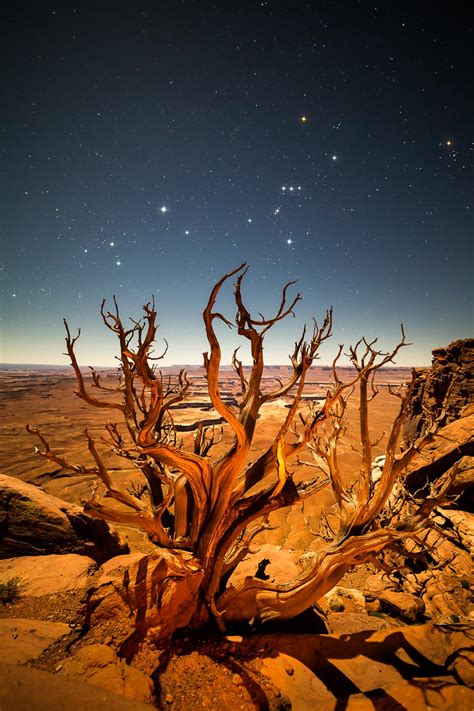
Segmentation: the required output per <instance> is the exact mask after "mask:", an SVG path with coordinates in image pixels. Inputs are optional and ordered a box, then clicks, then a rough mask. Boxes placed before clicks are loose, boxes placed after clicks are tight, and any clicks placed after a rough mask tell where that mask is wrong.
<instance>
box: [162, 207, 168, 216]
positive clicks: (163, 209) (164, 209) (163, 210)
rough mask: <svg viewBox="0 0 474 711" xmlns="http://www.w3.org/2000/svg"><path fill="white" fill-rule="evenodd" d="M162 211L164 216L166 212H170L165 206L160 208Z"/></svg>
mask: <svg viewBox="0 0 474 711" xmlns="http://www.w3.org/2000/svg"><path fill="white" fill-rule="evenodd" d="M160 210H161V212H162V213H163V215H164V214H165V212H168V208H167V207H165V205H163V207H160Z"/></svg>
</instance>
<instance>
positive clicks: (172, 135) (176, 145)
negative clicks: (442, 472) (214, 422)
mask: <svg viewBox="0 0 474 711" xmlns="http://www.w3.org/2000/svg"><path fill="white" fill-rule="evenodd" d="M468 5H469V3H467V2H466V3H459V4H456V3H440V4H439V7H436V3H433V2H410V3H408V2H380V3H369V2H356V1H353V2H351V1H350V0H347V1H341V2H329V1H326V2H324V1H322V0H321V1H318V0H314V1H313V2H297V1H296V0H295V1H294V2H272V1H271V0H268V1H267V2H230V1H229V2H227V1H225V2H224V1H223V2H217V3H208V2H205V1H202V2H199V1H195V2H193V1H192V0H183V1H179V0H174V1H165V2H159V1H156V2H148V3H141V2H136V3H129V2H127V3H123V2H114V3H107V2H98V3H95V4H92V3H91V4H86V3H81V2H78V3H77V4H75V5H74V4H72V3H65V2H61V3H58V4H57V5H54V4H46V3H43V2H41V1H39V2H37V3H31V5H30V4H27V3H22V2H19V3H14V4H13V3H12V4H9V6H8V7H7V9H6V10H4V11H2V18H1V33H2V37H1V42H2V55H3V61H2V70H1V72H2V79H1V82H2V95H3V98H2V111H1V116H2V118H1V122H2V125H1V134H0V136H1V137H0V142H1V164H2V178H1V180H2V185H1V191H0V200H1V210H0V222H1V233H2V234H1V238H2V244H3V247H2V254H1V263H2V266H1V268H2V271H1V275H2V283H1V304H2V305H1V313H2V333H3V336H2V346H1V347H2V350H1V353H0V360H1V361H2V362H9V363H51V364H54V363H65V362H66V358H65V357H64V356H62V355H61V354H62V352H63V351H64V340H63V339H64V333H63V326H62V318H63V317H66V318H67V319H68V321H69V322H70V325H71V327H74V328H76V327H78V326H81V328H82V333H83V335H82V336H81V340H80V342H79V345H78V356H79V361H80V362H81V363H83V364H84V365H87V364H97V365H107V364H112V363H113V353H114V345H115V344H114V341H113V337H112V336H111V334H108V333H106V332H105V331H104V328H103V324H102V322H101V320H100V317H99V315H98V308H99V305H100V302H101V300H102V298H106V299H111V297H112V295H113V294H116V295H117V299H118V302H119V305H120V307H121V312H122V314H123V315H124V317H125V316H129V315H133V316H137V315H138V314H139V312H140V308H141V305H142V304H143V303H144V302H145V301H148V300H149V298H150V297H151V295H152V294H154V295H155V297H156V303H157V306H158V312H159V322H160V324H161V328H160V334H161V336H163V337H165V338H166V339H167V340H168V341H169V343H170V349H169V353H168V355H167V358H166V360H165V361H164V364H172V363H196V364H200V363H201V362H202V355H201V354H202V351H203V350H205V349H206V341H205V338H204V335H203V327H202V319H201V313H202V309H203V307H204V305H205V303H206V300H207V296H208V294H209V291H210V289H211V288H212V285H213V283H214V281H215V280H216V279H217V278H218V277H219V276H221V275H222V274H223V273H225V272H227V271H230V270H232V269H233V268H235V267H236V266H237V265H238V264H240V263H241V262H243V261H247V262H248V263H249V264H250V270H249V272H248V275H247V277H246V281H245V289H244V294H245V295H246V297H247V303H248V306H249V307H250V308H251V309H254V310H255V311H261V312H263V313H264V314H265V315H269V314H270V313H271V312H272V311H273V310H274V309H275V308H276V306H277V305H278V303H279V290H280V288H281V286H283V284H284V283H285V282H286V281H288V280H290V279H298V283H297V285H296V287H295V289H297V290H298V291H300V292H301V294H302V296H303V301H302V302H301V303H300V304H299V305H298V309H297V318H295V319H289V321H288V322H286V323H285V324H283V325H281V326H280V327H279V328H278V329H275V335H274V336H273V337H272V338H270V339H269V341H268V346H267V350H266V356H267V361H268V362H269V363H287V362H288V361H287V354H288V353H289V352H290V350H292V344H293V341H294V339H295V337H296V335H297V332H298V331H299V330H300V328H301V326H302V324H303V322H304V321H307V322H310V320H311V317H312V316H313V315H315V316H316V317H317V318H319V319H322V317H323V316H324V313H325V309H326V307H327V306H329V305H331V304H332V305H333V306H334V334H335V335H334V339H333V343H332V345H331V346H330V347H328V348H327V349H326V350H325V351H323V354H322V362H323V363H324V362H327V360H328V359H329V358H330V357H331V354H332V353H333V351H334V349H335V347H336V344H337V343H346V344H349V343H351V342H354V341H355V340H357V339H358V338H359V337H360V336H361V335H364V334H365V335H366V336H368V337H371V338H373V337H374V336H375V335H378V336H379V337H380V343H381V345H382V346H386V348H387V349H388V348H391V347H393V345H394V344H395V343H396V341H397V339H398V336H399V325H400V323H401V322H403V323H404V324H405V327H406V332H407V337H408V339H409V340H410V341H413V343H414V345H413V346H412V347H411V348H410V349H405V350H404V351H403V352H402V353H401V355H400V357H399V359H398V362H399V363H400V364H401V365H420V364H428V363H429V362H430V360H431V350H432V349H433V348H434V347H437V346H441V345H447V344H448V343H449V342H450V341H452V340H454V339H456V338H462V337H467V336H470V335H472V330H473V329H472V271H473V270H472V264H473V262H472V247H471V246H470V245H471V244H472V241H471V240H472V234H473V232H474V230H473V225H472V222H473V220H472V215H473V209H472V188H473V180H472V162H473V161H472V159H473V147H474V144H473V126H474V121H473V116H474V110H473V109H474V106H473V94H472V89H471V81H472V70H473V61H472V47H473V44H474V41H473V40H474V37H473V34H474V33H473V32H472V15H471V16H470V15H469V10H468V7H467V6H468ZM232 304H233V301H232V289H231V285H230V287H229V289H228V291H227V292H226V293H225V294H223V296H222V298H221V300H220V306H221V307H222V309H223V310H224V311H225V312H226V313H227V315H228V316H232V315H233V313H234V311H235V308H234V307H233V305H232ZM222 333H223V336H224V338H225V346H226V347H225V351H224V354H225V359H226V360H227V359H228V357H229V349H230V346H231V344H233V343H234V342H235V336H232V334H230V336H229V335H228V334H227V332H226V330H225V327H223V330H222ZM246 360H247V362H248V358H247V359H246Z"/></svg>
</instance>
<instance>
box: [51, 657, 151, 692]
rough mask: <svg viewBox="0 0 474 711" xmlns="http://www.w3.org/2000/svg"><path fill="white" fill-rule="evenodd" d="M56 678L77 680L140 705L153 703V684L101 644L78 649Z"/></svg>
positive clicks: (62, 666) (62, 664)
mask: <svg viewBox="0 0 474 711" xmlns="http://www.w3.org/2000/svg"><path fill="white" fill-rule="evenodd" d="M59 666H60V674H61V675H65V676H77V677H80V679H81V683H82V681H83V680H84V679H85V680H86V681H87V682H89V683H90V684H94V686H100V687H102V688H103V689H108V690H109V691H112V692H114V693H115V694H119V695H120V696H125V697H126V698H129V699H136V700H137V701H141V702H143V703H151V702H152V701H153V682H152V680H151V679H150V677H148V676H146V674H144V673H143V672H141V671H139V670H138V669H135V668H134V667H131V666H129V665H128V664H127V663H126V662H125V660H124V659H119V658H118V657H117V656H116V655H115V653H114V652H113V650H112V649H110V647H107V646H106V645H105V644H91V645H88V646H87V647H82V648H81V649H79V650H78V651H77V652H76V653H75V654H74V656H72V657H68V658H67V659H65V660H64V661H63V662H62V663H61V664H60V665H59Z"/></svg>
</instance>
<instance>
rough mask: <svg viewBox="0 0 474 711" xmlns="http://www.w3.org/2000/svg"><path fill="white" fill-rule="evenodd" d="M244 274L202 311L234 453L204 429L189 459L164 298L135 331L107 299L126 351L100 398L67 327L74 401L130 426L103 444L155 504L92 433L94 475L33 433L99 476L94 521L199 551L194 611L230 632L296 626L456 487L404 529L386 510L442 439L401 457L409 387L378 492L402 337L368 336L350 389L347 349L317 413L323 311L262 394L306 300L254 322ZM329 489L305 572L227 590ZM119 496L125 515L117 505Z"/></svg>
mask: <svg viewBox="0 0 474 711" xmlns="http://www.w3.org/2000/svg"><path fill="white" fill-rule="evenodd" d="M246 272H247V267H246V265H245V264H242V265H241V266H239V267H238V268H237V269H235V270H234V271H232V272H230V273H228V274H225V275H224V276H223V277H222V278H221V279H220V280H219V281H218V282H217V283H216V285H215V286H214V288H213V289H212V292H211V295H210V297H209V301H208V303H207V306H206V308H205V309H204V312H203V318H204V325H205V330H206V335H207V340H208V342H209V351H208V352H207V353H205V354H204V367H205V371H206V377H207V388H208V393H209V397H210V400H211V402H212V405H213V407H214V408H215V410H216V411H217V413H218V414H219V415H220V417H221V418H222V421H223V422H224V429H225V430H226V431H227V432H228V433H230V435H231V437H230V444H229V445H228V446H227V448H226V449H225V451H223V452H222V453H221V454H220V455H219V456H216V457H214V456H212V450H213V448H214V447H215V445H216V443H217V441H220V440H221V437H222V434H221V432H220V431H217V430H216V429H215V428H209V427H203V426H202V425H199V426H198V428H197V430H196V434H195V437H194V446H193V447H192V448H191V449H189V450H188V449H186V448H185V447H184V446H183V444H182V442H180V441H179V439H178V436H177V433H176V427H175V424H174V421H173V417H172V407H173V406H174V405H176V404H177V403H179V402H181V401H183V400H184V399H185V398H186V395H187V394H188V391H189V388H190V382H189V380H188V378H187V376H186V373H185V372H184V371H181V372H180V374H179V376H178V377H177V379H176V378H175V379H174V380H173V379H171V378H170V379H166V378H165V377H164V376H163V374H162V373H161V372H160V371H159V370H158V369H157V367H156V365H154V361H155V360H160V359H161V358H163V356H164V353H163V354H161V355H160V356H158V357H155V358H154V357H153V346H154V343H155V337H156V328H157V327H156V310H155V305H154V302H152V303H148V304H146V305H145V306H144V307H143V317H142V319H141V320H139V321H132V322H131V326H130V327H129V328H126V326H125V325H124V322H123V321H122V319H121V316H120V314H119V309H118V306H117V303H116V301H115V300H114V309H113V310H112V311H107V310H106V308H105V302H103V303H102V306H101V315H102V319H103V321H104V324H105V326H106V327H107V328H108V329H109V330H111V331H112V332H113V333H114V334H115V335H116V336H117V339H118V341H119V350H120V355H119V362H120V381H119V384H118V386H117V387H116V388H111V387H106V386H104V385H103V384H102V382H101V379H100V376H99V374H98V373H97V372H96V371H95V370H94V369H91V373H92V385H93V387H94V388H95V389H96V390H98V391H99V392H100V394H101V396H96V395H94V394H92V392H91V389H90V388H89V387H88V385H87V383H86V380H85V379H84V376H83V374H82V372H81V369H80V367H79V364H78V361H77V357H76V351H75V347H76V343H77V339H78V337H79V335H80V331H79V332H78V335H77V336H75V337H72V336H71V332H70V329H69V326H68V324H67V323H66V322H65V327H66V334H67V335H66V347H67V354H68V356H69V358H70V361H71V364H72V367H73V369H74V372H75V375H76V379H77V385H78V389H77V391H76V395H77V396H78V397H80V398H81V399H82V400H83V401H84V402H86V403H87V404H89V405H91V406H92V407H97V408H103V409H104V410H107V411H109V412H114V413H116V414H117V415H119V416H120V419H121V424H120V423H116V422H112V421H110V422H108V423H107V424H106V426H105V429H106V431H107V436H106V437H104V438H102V442H103V443H106V444H107V445H108V446H109V447H110V448H111V449H112V450H113V451H114V452H115V453H116V454H118V455H120V456H122V457H124V458H126V459H128V460H129V461H130V462H132V463H133V465H135V466H136V467H137V468H138V469H139V470H140V471H141V472H142V473H143V476H144V480H145V482H146V488H147V494H146V495H141V493H140V495H137V494H138V493H139V492H136V491H135V492H130V491H126V490H124V489H123V488H120V487H118V486H117V485H116V484H115V483H114V479H113V476H112V475H111V474H110V473H109V471H108V470H107V467H106V466H105V464H104V461H103V457H102V455H101V453H100V451H99V449H98V448H97V446H96V443H95V442H94V440H93V438H92V437H91V435H90V434H89V433H88V431H87V430H86V432H85V436H86V440H87V444H88V448H89V451H90V454H91V457H92V460H93V461H94V465H93V466H90V467H79V466H77V465H73V464H71V463H70V462H69V461H68V460H67V459H65V458H64V457H63V456H60V455H59V454H57V453H55V452H54V451H53V450H52V449H51V447H50V445H49V443H48V441H47V440H46V438H45V437H44V436H43V435H42V434H41V432H40V431H39V430H38V429H37V428H29V429H30V431H31V432H33V433H34V434H36V435H37V436H38V438H39V439H40V441H41V445H42V446H41V448H37V452H38V453H39V454H41V455H42V456H44V457H46V458H48V459H50V460H53V461H54V462H55V463H57V464H59V465H60V467H61V468H63V469H69V470H73V471H78V472H88V473H92V474H95V475H96V476H97V479H98V485H96V486H95V487H94V488H93V493H92V495H91V497H90V499H89V500H88V501H87V502H86V503H85V511H86V512H87V513H88V514H90V515H91V516H94V517H97V518H100V519H104V520H107V521H112V522H117V523H122V524H133V525H135V526H138V527H140V528H142V529H143V530H144V531H146V533H147V534H148V536H149V538H150V540H151V541H153V542H154V543H155V544H156V545H157V546H161V547H164V548H167V549H171V550H174V551H176V555H179V551H180V550H182V549H185V550H187V551H191V552H192V553H193V554H194V556H195V559H197V560H198V561H199V564H200V566H201V567H202V571H203V578H202V583H201V585H200V588H199V591H198V595H197V598H196V610H198V608H201V613H202V608H204V609H206V610H207V611H208V612H209V613H210V614H211V615H213V616H214V617H215V619H216V620H217V622H218V624H219V625H220V627H221V628H222V629H225V625H226V623H227V622H229V621H237V620H251V619H253V620H257V621H265V620H268V619H272V618H290V617H293V616H295V615H297V614H299V613H300V612H302V611H304V610H305V609H307V608H308V607H310V606H311V605H312V604H313V603H315V602H316V601H317V600H318V599H319V598H320V597H321V596H322V595H324V594H325V593H326V592H328V591H329V590H330V589H331V588H332V587H333V586H334V585H336V584H337V583H338V581H339V580H340V579H341V577H342V576H343V575H344V574H345V572H346V571H347V570H349V569H350V568H351V567H352V566H354V565H357V564H358V563H361V562H364V561H367V560H368V559H370V558H373V557H374V556H377V555H378V554H380V553H381V552H382V551H384V549H387V548H388V547H389V546H393V545H395V544H397V543H398V542H400V541H401V540H402V539H404V538H405V537H407V536H413V535H416V533H417V531H418V530H419V529H420V527H422V526H423V525H424V522H425V521H426V519H427V517H428V516H429V514H430V512H431V510H432V509H433V507H434V506H436V504H437V503H438V502H439V501H440V497H442V496H443V495H444V492H445V490H446V486H441V487H440V488H439V489H438V490H436V491H433V492H432V495H431V497H429V498H428V499H425V500H424V501H423V502H422V503H420V505H419V506H416V505H415V506H414V507H412V509H411V514H410V515H409V516H408V517H407V516H405V518H403V519H402V518H401V516H400V512H399V509H398V508H397V507H395V508H394V509H391V508H390V507H389V508H388V509H387V502H388V500H389V497H390V494H391V493H392V491H393V489H394V486H395V484H396V483H397V482H400V481H402V476H403V472H404V469H405V468H406V466H407V464H408V463H409V461H410V460H411V458H412V456H413V455H414V454H415V453H416V452H418V451H419V450H420V449H421V448H422V447H423V446H424V444H425V443H426V442H427V441H428V440H429V438H430V437H431V435H432V433H433V431H434V429H433V428H432V429H431V430H429V431H428V432H427V433H426V434H425V435H424V436H423V438H421V439H419V440H417V442H415V443H414V444H413V445H412V446H411V447H410V448H409V449H407V450H406V451H404V452H403V453H402V454H397V452H398V440H399V435H400V430H401V427H402V423H403V418H404V413H405V410H406V405H407V402H408V399H409V397H410V393H411V388H412V385H408V386H407V387H406V388H405V389H404V391H403V392H397V393H393V394H394V395H397V396H398V397H399V398H400V409H399V413H398V415H397V417H396V418H395V421H394V422H393V426H392V428H391V431H390V433H389V436H388V442H387V446H386V453H385V454H386V457H385V464H384V466H383V471H382V476H381V478H380V481H379V482H378V483H377V484H376V485H375V486H374V484H373V482H372V478H371V464H372V448H373V446H374V443H372V442H371V439H370V432H369V402H370V400H371V399H372V398H373V397H375V396H376V394H377V388H376V385H375V384H374V383H375V381H374V377H375V374H376V372H377V370H378V369H379V368H381V367H382V366H384V365H386V364H388V363H392V362H393V360H394V358H395V356H396V355H397V353H398V352H399V351H400V349H401V348H403V347H405V346H406V345H408V344H407V342H406V339H405V334H404V332H403V328H402V335H401V340H400V342H399V343H398V345H397V346H396V347H395V348H394V349H393V350H392V351H391V352H389V353H382V352H381V351H378V350H377V349H376V341H372V342H368V341H366V340H365V339H361V340H360V341H359V342H358V343H357V344H356V345H355V346H354V347H351V348H350V350H349V353H348V355H349V357H350V360H351V362H352V364H353V366H354V371H353V377H352V378H351V380H350V381H348V382H343V381H342V380H341V378H340V376H339V373H338V362H339V359H340V357H341V355H342V350H343V347H342V346H340V347H339V350H338V354H337V356H336V357H335V359H334V362H333V364H332V382H331V384H330V385H329V386H328V390H327V395H326V398H325V401H324V402H323V404H322V405H321V406H319V407H311V408H309V410H308V409H305V408H303V407H302V394H303V389H304V386H305V379H306V375H307V373H308V370H309V368H310V367H311V365H312V364H313V362H314V360H315V358H316V357H317V353H318V350H319V348H320V346H321V344H322V343H323V342H324V341H326V340H327V339H328V338H329V337H330V336H331V335H332V326H333V318H332V310H331V309H330V310H328V311H327V312H326V315H325V318H324V320H323V322H322V324H321V325H320V326H319V325H318V324H317V323H316V322H314V324H313V329H312V332H311V333H310V335H309V336H308V335H307V333H306V329H304V331H303V334H302V336H301V338H300V339H299V340H298V341H297V342H296V343H295V347H294V350H293V352H292V354H291V356H290V361H291V374H290V375H289V377H288V379H287V381H286V382H279V384H278V387H276V388H275V389H274V390H272V391H265V390H263V389H262V376H263V372H264V359H263V341H264V337H265V335H266V334H267V333H268V331H269V330H270V329H271V328H273V327H274V326H275V325H276V324H278V323H279V322H280V321H282V320H283V319H285V318H287V317H288V316H290V315H292V314H293V312H294V307H295V306H296V304H297V302H298V301H299V300H300V298H301V297H300V295H299V294H297V295H296V296H295V297H294V298H292V299H290V298H289V296H288V290H289V288H290V287H291V286H292V284H293V282H290V283H288V284H287V285H286V286H285V287H284V289H283V292H282V296H281V301H280V305H279V308H278V310H277V312H276V313H275V315H274V316H273V317H271V318H265V317H264V316H262V315H261V314H260V315H258V316H257V317H255V316H252V315H251V314H250V313H249V311H248V310H247V308H246V306H245V304H244V301H243V297H242V280H243V278H244V276H245V274H246ZM233 276H236V283H235V292H234V295H235V303H236V307H237V313H236V317H235V324H232V323H231V322H230V321H229V320H228V319H227V318H226V317H225V316H224V315H223V314H222V313H220V312H219V311H217V310H216V300H217V297H218V295H219V292H220V291H221V289H222V287H223V286H224V284H225V283H226V282H227V281H228V280H229V279H230V278H231V277H233ZM218 322H222V323H224V324H225V325H227V326H228V327H232V326H233V325H235V327H236V329H237V333H238V335H239V336H240V337H241V338H242V339H244V340H247V341H248V342H249V345H250V351H251V356H252V366H251V368H250V369H249V370H248V371H247V370H246V369H244V367H243V365H242V362H241V361H239V359H238V357H237V354H238V351H235V353H234V356H233V359H232V365H233V368H234V370H235V372H236V374H237V377H238V379H239V381H240V389H241V397H240V402H239V404H238V406H237V407H235V406H231V405H229V404H228V403H226V402H225V399H224V398H223V396H222V394H221V387H220V382H219V371H220V365H221V348H220V343H219V339H218V336H217V334H216V329H215V326H216V323H218ZM166 347H167V346H166ZM165 352H166V350H165ZM356 388H357V389H358V392H359V420H360V446H361V449H360V468H359V471H358V472H357V473H356V477H355V479H354V478H353V479H352V480H351V481H346V479H345V477H343V475H342V473H341V470H340V467H339V463H338V443H339V440H340V439H341V437H342V436H343V435H344V431H345V424H344V423H345V414H346V407H347V401H348V398H349V396H350V395H351V394H352V393H353V391H354V389H356ZM111 391H113V392H111ZM284 396H287V397H288V398H290V403H291V404H290V407H289V409H288V410H287V411H286V415H285V416H284V418H283V421H282V423H281V427H280V429H279V432H278V433H277V435H276V436H275V438H274V440H273V442H272V443H271V445H270V446H269V447H268V449H267V450H266V451H265V452H264V453H263V454H261V456H259V457H258V458H257V459H256V460H255V461H251V460H250V458H249V452H250V447H251V444H252V440H253V438H254V433H255V429H256V425H257V418H258V415H259V411H260V410H261V408H262V405H264V404H265V403H267V402H271V401H274V400H277V399H279V398H282V397H284ZM221 447H222V445H221ZM305 454H306V456H308V455H309V456H310V458H311V461H310V464H311V467H312V469H311V470H312V471H314V469H316V470H318V476H315V477H311V478H309V479H305V480H303V481H300V482H299V483H297V482H296V481H295V479H294V477H293V474H292V472H290V469H289V466H290V465H291V466H292V467H295V466H298V464H301V463H306V464H308V462H307V461H306V462H304V461H303V459H302V457H303V456H304V455H305ZM324 487H332V491H333V493H334V498H335V506H336V509H337V519H338V530H336V531H334V532H333V534H332V535H331V539H330V540H327V541H326V543H325V545H324V546H323V547H322V548H321V549H320V550H319V551H318V552H317V553H316V555H315V557H314V559H313V561H312V562H311V564H310V565H309V567H308V568H307V569H305V570H304V571H303V572H302V573H301V574H300V575H298V576H297V577H296V578H295V579H294V580H292V581H291V582H289V583H285V584H275V583H273V582H271V581H268V580H263V579H262V577H261V576H259V577H253V578H246V579H245V580H244V581H243V582H242V583H240V584H239V585H237V586H235V587H234V586H233V585H229V579H230V576H231V574H232V572H233V571H234V570H235V568H236V566H237V565H238V564H239V562H240V561H241V560H242V559H243V558H244V557H245V555H246V553H247V551H248V549H249V545H250V542H251V541H252V539H254V537H255V536H256V535H257V534H258V533H259V532H261V531H262V529H263V528H264V527H265V525H266V522H267V519H268V516H269V514H270V513H271V512H272V511H275V510H277V509H281V508H283V507H290V506H295V504H297V503H298V502H302V501H303V500H305V499H306V498H308V497H309V496H314V495H315V494H316V493H317V492H319V491H321V490H322V489H323V488H324ZM104 490H105V492H104ZM103 493H105V496H102V495H101V494H103ZM110 499H114V500H115V502H117V504H118V505H117V504H114V505H111V504H110V503H109V501H110ZM197 614H198V613H197Z"/></svg>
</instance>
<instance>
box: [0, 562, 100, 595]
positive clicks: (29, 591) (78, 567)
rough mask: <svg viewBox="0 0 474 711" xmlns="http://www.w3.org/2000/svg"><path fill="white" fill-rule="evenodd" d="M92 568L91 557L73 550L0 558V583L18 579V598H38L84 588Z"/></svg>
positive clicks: (93, 567)
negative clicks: (63, 552)
mask: <svg viewBox="0 0 474 711" xmlns="http://www.w3.org/2000/svg"><path fill="white" fill-rule="evenodd" d="M96 569H97V565H96V563H95V561H93V560H92V558H88V557H87V556H83V555H77V554H76V553H66V554H65V555H47V556H29V555H25V556H21V557H19V558H6V559H4V560H0V583H6V582H7V581H8V580H10V579H11V578H18V579H19V592H20V595H21V596H22V597H25V596H31V597H41V596H42V595H54V594H55V593H58V592H65V591H67V590H69V591H71V590H84V589H85V588H87V587H88V586H89V585H90V577H89V576H90V575H91V573H93V572H95V570H96Z"/></svg>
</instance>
